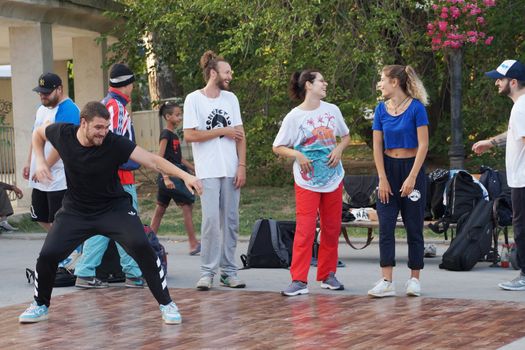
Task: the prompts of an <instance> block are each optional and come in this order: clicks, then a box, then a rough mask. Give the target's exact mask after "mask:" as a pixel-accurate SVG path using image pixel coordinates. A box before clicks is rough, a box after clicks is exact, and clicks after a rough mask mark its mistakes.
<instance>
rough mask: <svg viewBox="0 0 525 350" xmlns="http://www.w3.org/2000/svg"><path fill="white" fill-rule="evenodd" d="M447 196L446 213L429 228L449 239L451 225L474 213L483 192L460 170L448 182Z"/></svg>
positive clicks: (467, 174)
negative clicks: (448, 232)
mask: <svg viewBox="0 0 525 350" xmlns="http://www.w3.org/2000/svg"><path fill="white" fill-rule="evenodd" d="M445 196H446V207H445V213H444V214H443V216H442V217H441V218H440V219H439V220H438V221H436V222H435V223H433V224H429V225H428V227H429V228H430V229H431V230H432V231H434V232H436V233H444V234H445V239H447V230H448V226H449V224H450V223H457V222H458V220H459V219H460V218H461V217H462V216H463V215H464V214H467V213H470V212H472V210H473V209H474V207H475V206H476V204H477V203H478V202H479V201H480V200H482V199H483V190H482V189H481V186H480V185H479V184H477V183H476V182H474V178H473V177H472V175H470V174H469V173H467V172H466V171H463V170H460V171H458V172H457V173H456V174H454V176H453V177H452V178H451V179H450V181H449V182H448V184H447V188H446V190H445Z"/></svg>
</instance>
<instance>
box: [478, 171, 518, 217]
mask: <svg viewBox="0 0 525 350" xmlns="http://www.w3.org/2000/svg"><path fill="white" fill-rule="evenodd" d="M480 171H481V173H482V174H481V177H480V178H479V182H481V183H482V184H483V186H485V188H486V189H487V191H488V192H489V198H490V199H492V200H494V214H495V215H496V218H495V221H496V223H497V225H498V226H501V227H505V226H510V225H512V201H511V197H510V188H509V186H508V184H507V176H506V174H505V172H504V171H498V170H493V169H492V168H490V167H488V166H481V167H480Z"/></svg>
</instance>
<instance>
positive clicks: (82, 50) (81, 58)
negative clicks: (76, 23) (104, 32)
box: [73, 37, 106, 109]
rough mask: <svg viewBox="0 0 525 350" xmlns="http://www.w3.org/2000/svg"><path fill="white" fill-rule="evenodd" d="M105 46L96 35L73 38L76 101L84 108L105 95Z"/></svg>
mask: <svg viewBox="0 0 525 350" xmlns="http://www.w3.org/2000/svg"><path fill="white" fill-rule="evenodd" d="M102 64H103V46H102V45H98V44H97V43H96V41H95V38H94V37H79V38H73V74H74V76H75V80H74V81H75V103H76V104H77V106H78V107H79V108H80V109H82V107H84V105H85V104H86V103H87V102H89V101H100V100H102V98H103V97H104V95H105V91H106V87H105V86H104V71H103V69H102Z"/></svg>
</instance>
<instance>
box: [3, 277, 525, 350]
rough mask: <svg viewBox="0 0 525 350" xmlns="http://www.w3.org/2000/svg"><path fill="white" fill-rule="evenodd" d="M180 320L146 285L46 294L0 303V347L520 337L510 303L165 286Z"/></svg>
mask: <svg viewBox="0 0 525 350" xmlns="http://www.w3.org/2000/svg"><path fill="white" fill-rule="evenodd" d="M171 295H172V297H173V298H174V299H175V301H176V303H177V304H178V306H179V308H180V309H181V313H182V320H183V321H182V322H183V323H182V324H181V325H165V324H164V323H163V322H162V320H161V317H160V311H159V310H158V307H157V305H156V302H155V300H154V299H153V297H152V296H151V295H150V293H149V290H138V291H137V290H130V289H125V288H115V287H114V288H109V289H105V290H104V289H102V290H90V291H78V292H74V293H71V294H68V295H64V296H57V297H55V298H53V304H52V307H51V309H50V313H49V320H48V321H44V322H41V323H37V324H19V323H18V315H19V314H20V313H21V312H22V311H23V310H24V309H25V307H26V306H27V305H16V306H9V307H4V308H0V314H1V315H2V317H1V320H0V349H24V350H25V349H53V350H54V349H132V350H134V349H203V348H207V349H317V348H323V349H497V348H498V347H501V346H503V345H505V344H508V343H511V342H512V341H514V340H516V339H519V338H521V337H525V327H524V326H523V325H524V324H525V304H523V303H513V302H497V301H479V300H458V299H431V298H424V297H421V298H408V297H405V296H400V297H395V298H385V299H369V298H368V297H366V296H348V295H338V294H337V292H334V293H333V294H329V295H327V294H310V295H307V296H299V297H294V298H285V297H282V296H280V295H279V294H278V293H269V292H250V291H240V290H224V289H217V290H212V291H209V292H199V291H196V290H194V289H171Z"/></svg>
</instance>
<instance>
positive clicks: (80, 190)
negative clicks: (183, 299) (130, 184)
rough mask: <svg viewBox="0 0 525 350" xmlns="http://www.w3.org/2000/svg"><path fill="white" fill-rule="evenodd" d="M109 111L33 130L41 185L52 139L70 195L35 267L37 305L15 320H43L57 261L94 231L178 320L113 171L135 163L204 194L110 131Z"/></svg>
mask: <svg viewBox="0 0 525 350" xmlns="http://www.w3.org/2000/svg"><path fill="white" fill-rule="evenodd" d="M109 125H110V120H109V112H108V111H107V109H106V108H105V107H104V105H103V104H101V103H99V102H89V103H87V104H86V106H85V107H84V109H83V110H82V112H81V113H80V126H75V125H73V124H62V123H56V124H52V125H48V126H42V127H40V128H38V129H36V130H35V131H34V133H33V149H34V151H35V156H36V158H37V159H36V162H37V163H36V164H37V170H36V177H37V179H38V181H42V182H45V181H50V180H52V178H51V172H50V170H49V167H48V165H47V163H46V161H45V158H44V143H45V141H46V140H49V141H50V142H51V144H52V145H53V146H54V147H55V148H56V150H57V151H58V153H59V154H60V158H62V160H63V162H64V168H65V172H66V179H67V192H66V194H65V196H64V200H63V204H62V208H61V209H60V210H59V211H58V213H57V214H56V216H55V222H54V224H53V226H52V227H51V230H50V231H49V233H48V235H47V237H46V240H45V242H44V245H43V247H42V250H41V251H40V255H39V257H38V260H37V264H36V273H35V301H34V302H33V303H32V304H31V305H30V306H29V308H27V309H26V311H24V312H23V313H22V314H21V315H20V317H19V321H20V322H21V323H34V322H39V321H43V320H46V319H47V318H48V308H49V304H50V300H51V292H52V290H53V281H54V280H55V273H56V270H57V266H58V263H59V262H60V261H62V260H63V259H65V258H66V257H67V256H68V255H69V254H70V253H71V252H72V251H73V249H75V247H77V246H78V245H79V244H80V243H82V242H83V241H85V240H86V239H88V238H89V237H91V236H93V235H95V234H103V235H105V236H107V237H109V238H112V239H114V240H115V241H117V242H119V243H120V244H121V245H122V246H123V247H124V249H125V250H126V252H127V253H128V254H129V255H130V256H131V257H133V259H135V261H137V263H138V265H139V267H140V269H141V270H142V272H143V276H144V278H145V279H146V281H147V283H148V286H149V288H150V290H151V293H152V294H153V296H154V297H155V299H157V301H158V303H159V304H160V310H161V314H162V318H163V320H164V321H165V322H166V323H168V324H177V323H181V316H180V313H179V311H178V308H177V306H176V305H175V303H174V302H173V301H172V300H171V297H170V295H169V291H168V286H167V283H166V276H165V275H164V273H163V270H162V268H161V264H160V260H159V259H158V257H157V256H156V254H155V252H154V251H153V249H152V248H151V246H150V244H149V242H148V240H147V238H146V235H145V234H144V229H143V226H142V223H141V221H140V219H139V217H138V215H137V212H136V211H135V209H133V206H132V204H131V199H130V197H129V195H128V194H127V193H126V192H125V191H124V190H123V188H122V185H121V184H120V181H119V178H118V174H117V170H118V167H119V165H120V164H122V163H124V162H126V161H127V160H128V159H132V160H134V161H135V162H137V163H140V164H141V165H143V166H145V167H148V168H151V169H154V170H156V171H159V172H161V173H163V174H168V175H171V176H176V177H180V178H181V179H182V180H183V181H184V183H185V184H186V186H187V187H188V189H190V191H193V190H195V191H196V192H197V193H198V194H201V193H202V185H201V183H200V181H199V180H198V179H197V178H195V177H194V176H192V175H190V174H188V173H186V172H184V171H182V170H180V169H179V168H178V167H176V166H174V165H173V164H171V163H170V162H168V161H167V160H165V159H164V158H162V157H159V156H157V155H154V154H152V153H149V152H147V151H145V150H144V149H142V148H140V147H138V146H136V145H135V144H134V143H132V142H131V141H129V139H127V138H125V137H122V136H119V135H116V134H113V133H111V132H108V131H109Z"/></svg>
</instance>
